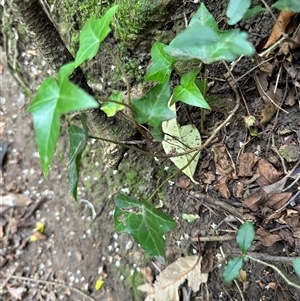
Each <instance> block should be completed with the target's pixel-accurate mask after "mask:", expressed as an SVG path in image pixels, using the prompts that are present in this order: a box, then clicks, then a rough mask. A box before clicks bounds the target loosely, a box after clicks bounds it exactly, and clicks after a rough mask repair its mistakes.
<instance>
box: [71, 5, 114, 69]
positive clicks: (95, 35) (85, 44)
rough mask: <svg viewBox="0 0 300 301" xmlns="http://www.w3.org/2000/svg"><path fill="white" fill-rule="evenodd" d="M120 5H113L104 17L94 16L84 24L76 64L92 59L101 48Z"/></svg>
mask: <svg viewBox="0 0 300 301" xmlns="http://www.w3.org/2000/svg"><path fill="white" fill-rule="evenodd" d="M117 8H118V5H115V6H113V7H111V8H110V9H109V10H108V11H107V12H106V13H105V14H104V16H103V17H102V18H100V19H96V18H95V17H94V16H93V17H91V19H90V20H89V21H88V22H87V23H86V24H85V25H84V27H83V28H82V31H81V33H80V38H79V50H78V51H77V54H76V58H75V65H76V67H78V66H79V65H81V64H82V63H83V62H84V61H85V60H87V59H92V58H93V57H94V56H95V55H96V53H97V52H98V50H99V46H100V43H101V42H102V41H103V40H104V39H105V38H106V37H107V35H108V34H109V32H110V27H109V23H110V21H111V19H112V18H113V16H114V14H115V12H116V10H117Z"/></svg>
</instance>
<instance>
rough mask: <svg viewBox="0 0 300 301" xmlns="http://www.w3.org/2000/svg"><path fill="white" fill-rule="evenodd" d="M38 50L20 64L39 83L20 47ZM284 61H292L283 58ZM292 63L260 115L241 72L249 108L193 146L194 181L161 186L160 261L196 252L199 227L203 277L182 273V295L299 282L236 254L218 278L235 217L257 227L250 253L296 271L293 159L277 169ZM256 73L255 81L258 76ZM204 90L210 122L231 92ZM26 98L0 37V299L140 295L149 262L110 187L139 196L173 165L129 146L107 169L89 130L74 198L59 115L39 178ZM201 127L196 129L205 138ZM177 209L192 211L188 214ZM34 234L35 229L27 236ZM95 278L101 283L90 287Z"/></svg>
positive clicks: (294, 111)
mask: <svg viewBox="0 0 300 301" xmlns="http://www.w3.org/2000/svg"><path fill="white" fill-rule="evenodd" d="M36 53H37V52H36V49H34V48H33V49H31V50H30V51H28V52H27V53H26V55H27V56H28V57H27V59H28V62H29V63H27V64H25V67H24V68H27V69H28V70H31V72H32V74H33V75H32V76H33V78H32V81H35V83H34V85H35V86H36V87H37V86H38V84H39V83H40V82H41V80H43V76H42V74H45V72H46V73H49V74H51V71H50V70H46V71H45V68H46V67H45V64H43V63H41V64H40V66H31V65H30V56H31V55H34V56H36ZM26 55H24V57H25V58H26ZM247 62H248V64H249V65H247ZM252 63H253V62H251V63H250V61H249V60H248V61H247V60H246V63H245V64H244V65H243V67H238V68H237V69H236V70H234V72H235V75H236V77H239V76H241V75H243V74H244V73H245V69H246V70H247V69H248V70H249V69H250V68H251V64H252ZM283 64H284V61H283ZM297 64H298V66H299V58H298V63H297ZM293 66H296V62H293V63H291V64H290V65H289V67H293ZM33 67H35V68H36V69H35V70H33V69H32V68H33ZM39 68H40V69H39ZM216 70H218V71H217V72H216ZM289 70H290V69H289ZM296 71H297V73H296V74H297V75H296V76H295V77H294V78H293V79H291V80H290V81H289V80H287V79H288V67H287V66H286V67H285V69H284V71H282V72H283V73H282V76H281V80H280V81H279V92H278V93H279V94H277V95H279V96H280V97H281V98H282V99H284V102H283V103H281V104H280V105H281V106H282V107H283V109H284V110H285V111H283V110H275V111H276V112H275V115H274V116H273V115H272V116H269V117H270V118H269V117H268V116H266V114H267V113H266V108H267V107H268V106H269V107H270V104H268V103H267V102H266V101H263V100H262V99H261V94H260V93H259V86H257V83H256V82H255V80H254V79H253V76H252V75H250V77H249V76H248V77H247V76H246V77H245V79H243V80H242V84H241V92H242V94H243V96H244V97H245V99H246V103H247V108H246V105H245V104H244V103H242V104H241V105H240V107H239V109H238V111H237V113H236V115H235V116H236V117H234V118H233V119H232V120H231V121H230V123H229V124H227V125H226V126H225V127H224V128H222V130H221V131H220V132H219V133H218V134H217V135H216V137H215V140H214V141H213V142H212V143H211V144H210V145H209V147H207V148H206V149H205V150H203V151H202V152H201V160H200V163H199V167H198V168H197V171H196V174H195V177H194V178H195V180H196V181H197V182H198V184H194V183H192V182H191V181H190V180H189V179H188V178H187V177H185V176H183V175H182V174H180V175H178V176H176V177H175V178H174V179H173V180H172V181H169V184H167V185H166V186H165V187H164V188H163V190H162V191H161V192H160V194H159V198H160V199H161V200H162V201H163V205H161V206H162V209H163V210H164V211H165V212H166V213H168V214H169V215H171V216H172V217H173V218H174V219H175V220H176V221H177V222H178V227H177V228H176V229H175V230H173V231H171V232H170V233H168V234H167V235H166V265H168V264H170V263H172V262H174V261H176V260H177V259H178V258H180V257H185V256H189V255H195V254H197V253H198V252H199V247H198V242H197V240H198V237H200V238H199V239H200V244H201V250H200V251H201V252H202V253H203V255H204V254H206V258H209V259H208V260H207V261H209V262H210V264H209V269H208V270H207V272H208V280H207V282H206V283H203V284H201V288H200V290H199V291H198V292H193V293H191V292H190V291H189V286H188V283H185V284H184V285H183V286H181V287H180V289H179V290H180V296H181V297H180V298H181V299H180V300H183V301H189V300H300V292H299V291H297V290H296V289H295V288H293V287H292V286H289V285H288V284H287V283H286V282H285V281H283V279H282V278H281V277H280V276H279V275H278V274H277V273H276V271H275V270H274V269H272V268H270V267H267V266H264V265H261V264H259V263H257V262H254V261H248V262H246V263H245V264H244V266H243V270H244V271H245V276H244V277H242V279H239V280H237V281H236V282H233V283H225V282H224V281H223V280H222V270H223V267H224V263H225V258H226V259H230V258H231V257H233V256H234V255H236V254H237V251H238V249H237V244H236V241H235V233H236V231H237V229H238V227H239V226H240V225H241V222H243V221H246V220H250V221H252V222H253V223H254V226H255V229H256V238H255V241H254V243H253V246H252V247H251V249H250V250H249V251H251V252H252V253H251V254H252V255H253V257H256V258H260V259H264V260H266V261H267V262H269V263H271V264H273V265H275V266H277V267H278V268H280V270H281V271H282V272H283V273H284V274H285V275H287V277H288V278H289V279H291V280H292V281H293V282H295V283H299V278H297V276H296V274H295V272H294V271H293V267H292V265H291V260H292V257H293V256H300V234H299V229H300V196H298V197H297V196H296V197H294V196H295V195H296V194H297V191H299V181H297V176H298V175H299V173H300V168H299V167H297V168H296V169H295V170H294V171H293V174H291V175H290V176H289V177H286V182H285V183H283V184H282V181H280V179H282V178H283V177H284V176H285V175H286V173H288V172H289V171H291V170H292V169H293V168H294V167H295V166H296V165H297V162H298V161H299V158H300V151H299V147H300V146H299V144H300V121H299V120H300V118H299V116H300V113H299V112H300V111H299V94H297V89H298V90H299V86H297V85H299V82H297V79H298V80H299V78H300V76H299V69H296ZM225 72H226V68H225V67H224V66H223V65H221V64H219V65H217V66H216V67H215V69H212V70H211V74H213V75H214V76H215V77H221V76H223V73H225ZM297 76H298V77H297ZM259 82H262V83H263V82H264V79H263V77H260V78H259ZM275 82H276V76H272V77H270V79H269V82H268V89H269V88H270V87H271V86H272V85H274V84H275ZM292 83H294V84H295V86H293V84H292ZM285 87H287V88H288V89H287V90H286V89H285ZM297 87H298V88H297ZM291 91H292V92H293V93H292V92H291ZM212 93H215V94H216V95H217V96H218V98H220V97H221V100H220V101H219V102H218V103H216V104H215V107H214V108H213V110H212V111H210V112H206V124H205V127H206V129H209V131H214V130H215V128H216V126H215V125H216V124H218V123H219V122H220V121H224V120H225V118H226V116H227V115H228V107H229V104H230V103H231V102H233V105H235V104H236V101H237V99H236V96H235V94H234V93H233V91H231V89H230V87H229V85H228V84H227V83H226V82H225V81H220V82H218V83H217V84H216V85H215V86H214V87H213V88H212ZM280 93H281V94H280ZM298 93H299V92H298ZM29 101H30V99H29V98H28V97H25V96H24V94H23V93H22V91H21V90H20V88H19V87H18V85H17V83H16V82H15V80H14V78H13V77H12V76H11V74H10V73H9V70H8V68H7V65H6V56H5V53H4V52H3V51H2V50H1V48H0V137H1V140H0V168H1V170H0V189H1V190H0V195H2V201H3V200H5V202H11V201H12V200H15V202H16V203H14V204H11V205H10V206H4V203H2V204H1V203H0V205H1V207H0V210H1V211H0V239H1V242H0V268H1V271H0V286H1V290H0V294H1V298H2V299H1V300H23V301H25V300H28V301H29V300H31V301H32V300H49V301H52V300H105V301H113V300H116V301H118V300H126V301H127V300H128V301H130V300H144V297H145V294H144V293H142V292H140V291H139V290H138V289H137V287H138V286H139V285H141V284H143V283H144V282H147V280H148V281H152V280H151V276H152V274H155V273H157V269H156V266H157V265H158V263H157V262H155V261H154V260H153V259H152V258H150V257H149V256H147V255H146V254H145V252H144V251H143V250H142V249H141V248H140V246H139V245H137V244H136V243H135V241H134V240H133V239H132V237H130V236H129V235H127V234H125V233H117V232H116V231H115V230H114V221H113V212H114V198H115V196H116V195H117V194H118V193H119V192H123V193H129V194H130V195H134V196H136V197H145V196H146V195H149V194H150V193H151V192H152V190H153V188H155V187H157V186H158V185H159V183H161V181H162V180H164V179H165V178H166V177H167V176H168V175H170V174H171V173H172V172H174V171H175V168H174V167H173V165H172V163H171V162H170V161H159V162H158V161H156V160H154V159H153V158H152V157H148V156H145V155H141V154H137V153H135V152H133V151H128V152H127V153H126V154H125V155H124V158H123V160H122V162H121V163H120V165H119V167H118V169H115V170H112V169H110V168H109V167H107V166H106V164H105V162H104V161H103V153H102V151H101V145H100V143H99V142H98V141H96V140H90V141H89V144H88V147H87V149H86V151H85V152H84V154H83V159H82V172H81V175H80V183H79V187H78V195H79V201H78V203H76V202H75V201H74V199H73V198H72V196H71V195H70V193H69V184H68V158H69V154H68V151H67V149H68V143H69V142H68V135H67V126H68V123H69V120H68V119H63V120H62V130H61V132H62V134H61V137H60V140H59V145H58V148H57V150H56V154H55V158H54V161H53V163H52V167H51V171H50V176H49V179H45V178H44V177H43V175H42V171H41V166H40V162H39V156H38V153H37V147H36V143H35V136H34V130H33V124H32V118H31V115H30V114H29V113H26V107H27V105H28V103H29ZM264 109H265V110H264ZM247 110H248V111H249V113H250V115H253V116H256V117H257V119H258V120H260V124H257V126H256V130H257V131H258V136H257V137H254V136H250V134H249V129H248V128H246V127H245V125H244V116H247V115H248V114H247ZM179 111H180V112H181V115H180V116H181V123H186V122H195V123H196V125H197V126H199V125H198V121H197V120H199V111H198V110H195V108H187V107H184V106H183V107H180V108H179ZM264 114H265V115H264ZM262 115H263V116H262ZM261 116H262V117H261ZM263 118H265V119H263ZM267 119H268V120H267ZM262 120H263V121H262ZM206 138H207V136H205V135H203V140H204V141H205V139H206ZM6 146H7V149H6ZM295 179H296V181H295ZM298 179H299V178H298ZM271 185H273V186H271ZM284 187H288V188H287V189H286V190H285V189H284ZM270 190H272V191H270ZM293 197H294V199H293V201H292V202H291V199H292V198H293ZM8 205H9V204H8ZM183 213H185V214H191V215H193V216H195V217H197V218H196V219H195V220H194V221H192V222H188V221H187V220H185V219H183V218H182V214H183ZM39 223H42V224H43V225H44V226H45V229H44V231H43V233H42V234H41V233H40V234H38V233H37V232H38V231H36V228H37V227H38V225H39ZM32 235H36V236H35V238H36V240H37V241H35V242H32V241H31V238H32ZM212 237H217V238H212ZM146 267H150V269H149V268H146ZM99 279H102V280H103V281H104V285H103V287H102V288H101V289H99V290H96V289H95V284H96V282H97V280H99ZM189 292H190V293H189Z"/></svg>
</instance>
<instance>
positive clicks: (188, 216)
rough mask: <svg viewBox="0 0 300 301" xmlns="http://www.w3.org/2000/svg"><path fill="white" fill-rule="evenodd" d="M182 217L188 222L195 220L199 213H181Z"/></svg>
mask: <svg viewBox="0 0 300 301" xmlns="http://www.w3.org/2000/svg"><path fill="white" fill-rule="evenodd" d="M182 218H183V219H185V220H186V221H188V222H189V223H191V222H193V221H195V220H197V219H198V218H199V215H197V214H186V213H183V214H182Z"/></svg>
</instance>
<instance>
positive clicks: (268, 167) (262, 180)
mask: <svg viewBox="0 0 300 301" xmlns="http://www.w3.org/2000/svg"><path fill="white" fill-rule="evenodd" d="M257 166H258V173H259V178H258V179H257V180H256V182H257V183H258V185H259V186H266V185H270V184H273V183H275V182H277V181H278V180H279V175H278V172H277V170H276V169H275V167H274V166H273V165H272V164H271V163H270V162H268V161H267V160H266V159H259V160H258V163H257Z"/></svg>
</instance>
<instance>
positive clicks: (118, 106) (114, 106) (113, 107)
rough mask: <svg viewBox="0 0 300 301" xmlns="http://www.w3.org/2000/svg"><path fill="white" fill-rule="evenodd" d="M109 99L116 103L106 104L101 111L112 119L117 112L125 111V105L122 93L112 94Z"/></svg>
mask: <svg viewBox="0 0 300 301" xmlns="http://www.w3.org/2000/svg"><path fill="white" fill-rule="evenodd" d="M108 99H111V100H114V101H116V102H118V103H116V102H110V101H108V102H106V103H105V104H104V105H103V106H102V107H101V110H102V111H103V112H105V114H106V115H107V116H108V117H112V116H115V115H116V113H117V111H121V110H123V109H124V105H123V104H122V101H123V100H122V93H121V92H118V93H112V94H111V95H110V96H109V97H108Z"/></svg>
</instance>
